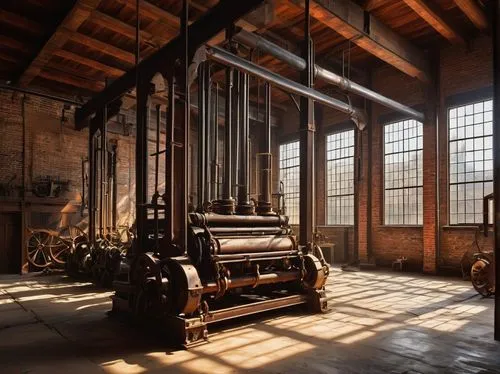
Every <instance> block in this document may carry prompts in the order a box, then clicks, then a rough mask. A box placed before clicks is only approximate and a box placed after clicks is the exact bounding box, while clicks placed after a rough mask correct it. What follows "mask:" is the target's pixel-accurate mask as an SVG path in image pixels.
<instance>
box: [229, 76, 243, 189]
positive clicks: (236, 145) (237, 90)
mask: <svg viewBox="0 0 500 374" xmlns="http://www.w3.org/2000/svg"><path fill="white" fill-rule="evenodd" d="M232 94H233V97H232V106H233V107H232V115H233V117H232V125H233V134H234V141H231V147H232V152H233V159H232V163H231V167H232V168H233V171H232V177H233V179H232V181H231V186H232V190H231V191H232V196H233V197H237V196H238V189H239V178H238V175H239V169H240V168H239V166H240V158H241V154H240V153H241V148H240V145H241V143H240V139H241V114H242V112H241V102H240V97H241V73H240V72H239V71H237V70H235V71H234V72H233V92H232Z"/></svg>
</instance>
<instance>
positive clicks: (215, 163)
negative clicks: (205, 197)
mask: <svg viewBox="0 0 500 374" xmlns="http://www.w3.org/2000/svg"><path fill="white" fill-rule="evenodd" d="M213 116H214V119H213V126H214V129H213V153H212V155H213V156H212V169H211V170H212V173H211V174H212V178H211V179H212V183H213V193H212V195H211V198H212V200H218V199H219V84H218V83H216V84H215V97H214V114H213Z"/></svg>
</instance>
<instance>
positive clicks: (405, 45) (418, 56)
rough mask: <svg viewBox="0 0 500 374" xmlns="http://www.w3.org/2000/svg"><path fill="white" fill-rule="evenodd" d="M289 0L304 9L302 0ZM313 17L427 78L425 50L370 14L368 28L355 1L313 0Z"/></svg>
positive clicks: (377, 53)
mask: <svg viewBox="0 0 500 374" xmlns="http://www.w3.org/2000/svg"><path fill="white" fill-rule="evenodd" d="M288 1H289V2H290V3H293V4H295V5H297V6H299V7H301V8H302V9H303V8H304V1H303V0H288ZM311 16H312V17H314V18H316V19H317V20H318V21H320V22H322V23H324V24H325V25H326V26H328V27H329V28H331V29H332V30H334V31H335V32H336V33H338V34H340V35H342V36H343V37H344V38H346V39H348V40H351V41H352V42H353V43H355V44H357V45H358V46H359V47H361V48H363V49H364V50H366V51H367V52H369V53H371V54H372V55H374V56H376V57H378V58H379V59H381V60H382V61H385V62H386V63H388V64H390V65H392V66H394V67H395V68H397V69H399V70H401V71H402V72H404V73H405V74H408V75H410V76H412V77H416V78H418V79H420V80H421V81H424V82H426V81H428V77H429V74H428V63H427V61H426V58H425V56H424V54H423V52H422V51H421V50H419V49H418V48H417V47H415V46H414V45H413V44H411V43H410V42H409V41H408V40H406V39H405V38H403V37H402V36H400V35H398V34H396V33H395V32H394V31H393V30H391V29H390V28H388V27H387V26H385V25H384V24H383V23H382V22H380V21H379V20H378V19H377V18H376V17H374V16H373V15H371V14H370V15H369V27H368V29H367V30H366V25H365V11H364V10H363V8H361V7H360V6H359V5H357V4H355V3H353V2H352V1H348V0H337V1H335V2H332V1H329V0H312V1H311Z"/></svg>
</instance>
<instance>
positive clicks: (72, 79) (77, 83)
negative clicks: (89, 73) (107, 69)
mask: <svg viewBox="0 0 500 374" xmlns="http://www.w3.org/2000/svg"><path fill="white" fill-rule="evenodd" d="M38 76H40V77H42V78H44V79H47V80H51V81H56V82H59V83H64V84H67V85H70V86H73V87H77V88H84V89H86V90H89V91H93V92H99V91H101V90H103V89H104V86H105V84H104V82H101V81H92V80H88V79H85V78H80V77H76V76H73V75H70V74H67V73H65V72H61V71H60V70H54V69H44V70H41V71H40V73H39V74H38Z"/></svg>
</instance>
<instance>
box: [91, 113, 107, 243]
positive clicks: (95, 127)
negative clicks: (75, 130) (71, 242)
mask: <svg viewBox="0 0 500 374" xmlns="http://www.w3.org/2000/svg"><path fill="white" fill-rule="evenodd" d="M103 117H104V113H103V111H102V110H101V111H98V112H97V113H96V116H95V117H94V118H93V119H92V121H90V126H89V142H88V152H89V156H88V157H89V191H88V195H89V197H88V212H89V240H90V242H91V243H93V242H94V240H95V238H96V197H97V196H96V192H97V170H98V168H97V159H96V148H97V147H96V146H97V144H96V139H97V135H98V133H99V127H100V123H101V122H102V118H103Z"/></svg>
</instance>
